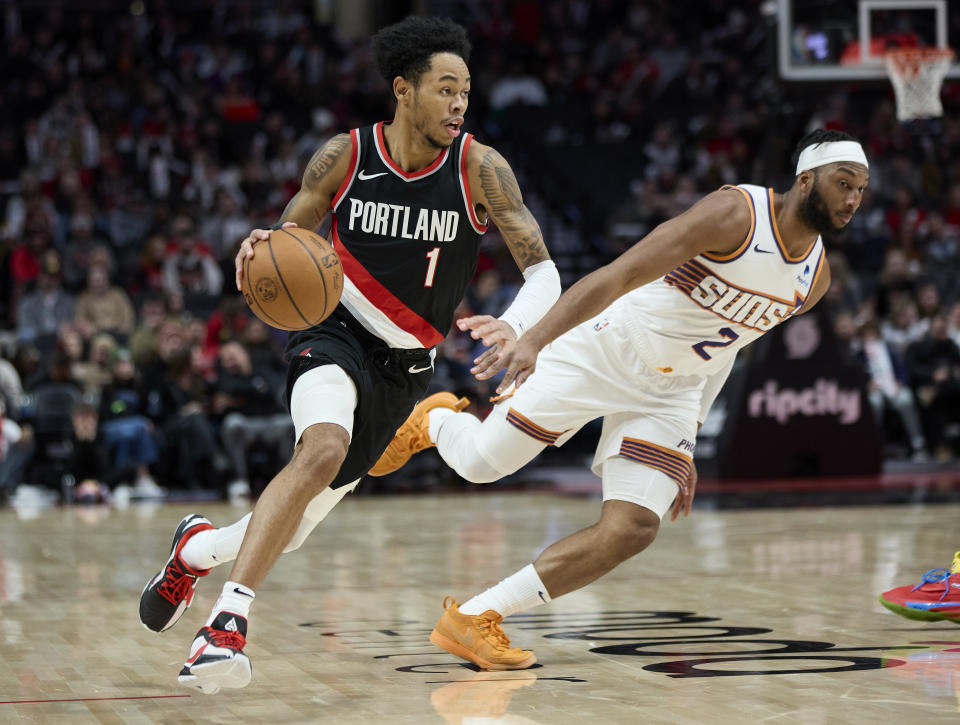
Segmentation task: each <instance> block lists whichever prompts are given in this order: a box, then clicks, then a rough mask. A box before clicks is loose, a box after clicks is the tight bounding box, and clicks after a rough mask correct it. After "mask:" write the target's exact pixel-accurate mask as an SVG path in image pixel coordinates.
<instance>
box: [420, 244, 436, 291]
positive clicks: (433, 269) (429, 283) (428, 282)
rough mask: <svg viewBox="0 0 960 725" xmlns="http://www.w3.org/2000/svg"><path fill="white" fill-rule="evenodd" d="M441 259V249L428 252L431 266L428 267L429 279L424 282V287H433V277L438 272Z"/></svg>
mask: <svg viewBox="0 0 960 725" xmlns="http://www.w3.org/2000/svg"><path fill="white" fill-rule="evenodd" d="M439 257H440V247H434V248H433V249H431V250H430V251H429V252H427V259H429V260H430V264H428V265H427V278H426V279H425V280H423V286H424V287H433V275H434V274H436V272H437V259H438V258H439Z"/></svg>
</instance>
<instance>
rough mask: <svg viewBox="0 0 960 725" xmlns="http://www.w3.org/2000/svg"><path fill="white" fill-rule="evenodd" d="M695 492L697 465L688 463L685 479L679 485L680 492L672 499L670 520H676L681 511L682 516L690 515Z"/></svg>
mask: <svg viewBox="0 0 960 725" xmlns="http://www.w3.org/2000/svg"><path fill="white" fill-rule="evenodd" d="M696 492H697V465H696V464H695V463H692V462H691V464H690V473H688V474H687V480H686V481H684V483H683V485H682V486H681V487H680V493H678V494H677V497H676V498H675V499H673V508H672V509H671V510H670V520H671V521H676V520H677V517H678V516H679V515H680V511H681V510H682V511H683V515H684V516H689V515H690V509H691V507H692V506H693V497H694V495H695V494H696Z"/></svg>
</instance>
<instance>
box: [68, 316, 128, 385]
mask: <svg viewBox="0 0 960 725" xmlns="http://www.w3.org/2000/svg"><path fill="white" fill-rule="evenodd" d="M73 333H75V331H73ZM64 334H65V335H67V336H71V334H72V333H71V332H65V333H64ZM68 345H69V346H70V347H69V348H68V347H66V346H65V347H64V349H65V350H68V352H67V354H68V355H69V357H70V359H71V360H72V361H73V362H72V363H71V368H72V371H73V377H74V379H75V380H76V381H77V382H78V383H79V384H80V385H81V386H82V387H83V391H84V393H86V394H88V395H92V396H98V395H100V391H101V390H102V389H103V386H104V385H107V384H109V383H110V381H111V380H113V367H112V365H111V361H112V359H113V356H114V353H115V352H116V349H117V341H116V340H115V339H114V337H113V336H112V335H110V334H108V333H106V332H102V333H100V334H99V335H96V336H94V338H93V339H92V340H90V345H89V348H88V350H87V359H86V360H84V361H77V360H75V359H74V357H75V356H74V353H73V352H72V347H73V343H68Z"/></svg>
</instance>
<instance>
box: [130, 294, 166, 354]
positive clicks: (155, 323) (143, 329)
mask: <svg viewBox="0 0 960 725" xmlns="http://www.w3.org/2000/svg"><path fill="white" fill-rule="evenodd" d="M165 317H166V304H165V302H164V299H163V296H162V295H159V294H156V293H151V294H149V295H147V296H146V297H144V299H143V302H142V303H141V305H140V323H139V324H138V325H137V327H136V328H134V331H133V334H132V335H131V336H130V354H131V356H132V357H133V364H134V365H136V366H137V367H138V368H142V367H143V366H144V365H148V364H151V363H153V362H154V360H155V359H156V357H157V333H158V331H159V329H160V325H161V324H162V323H163V320H164V318H165Z"/></svg>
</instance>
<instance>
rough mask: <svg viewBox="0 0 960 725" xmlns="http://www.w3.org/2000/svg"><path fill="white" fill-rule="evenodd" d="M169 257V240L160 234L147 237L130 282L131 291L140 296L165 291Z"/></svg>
mask: <svg viewBox="0 0 960 725" xmlns="http://www.w3.org/2000/svg"><path fill="white" fill-rule="evenodd" d="M166 259H167V242H166V240H165V239H164V238H163V237H162V236H160V235H159V234H157V235H154V236H152V237H150V238H149V239H147V241H146V243H145V244H144V245H143V251H142V252H141V253H140V261H139V263H138V265H137V268H136V270H135V271H134V273H133V279H132V280H131V282H130V291H131V292H132V293H133V295H135V296H137V297H139V296H141V295H145V294H149V293H161V292H163V291H164V268H163V266H164V263H165V262H166Z"/></svg>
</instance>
